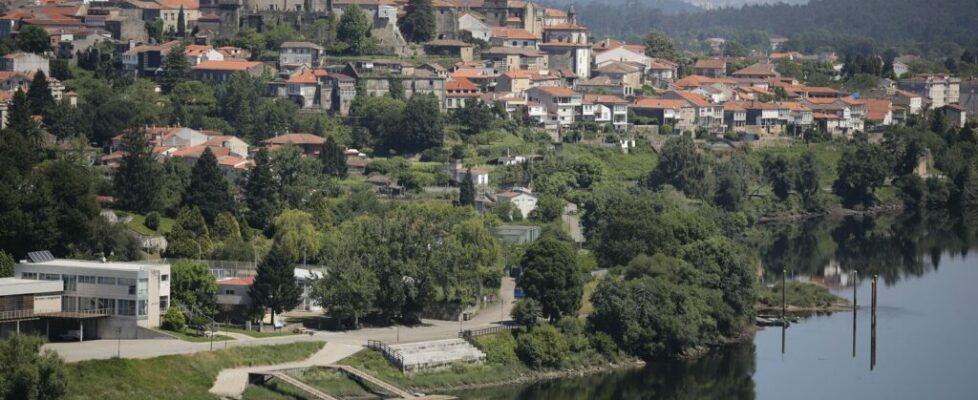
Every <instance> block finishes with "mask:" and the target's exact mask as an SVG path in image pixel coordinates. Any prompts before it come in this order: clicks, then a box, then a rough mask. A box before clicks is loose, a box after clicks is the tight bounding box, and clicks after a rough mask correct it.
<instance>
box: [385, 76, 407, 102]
mask: <svg viewBox="0 0 978 400" xmlns="http://www.w3.org/2000/svg"><path fill="white" fill-rule="evenodd" d="M387 95H388V96H390V97H391V98H394V99H398V100H404V80H403V79H398V78H387Z"/></svg>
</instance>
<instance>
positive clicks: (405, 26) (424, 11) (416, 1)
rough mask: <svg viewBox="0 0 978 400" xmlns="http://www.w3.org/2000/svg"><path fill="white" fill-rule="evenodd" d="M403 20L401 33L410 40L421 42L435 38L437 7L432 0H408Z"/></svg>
mask: <svg viewBox="0 0 978 400" xmlns="http://www.w3.org/2000/svg"><path fill="white" fill-rule="evenodd" d="M405 12H406V15H405V16H404V19H402V20H401V24H400V25H401V33H403V34H404V38H405V39H407V40H408V41H411V42H415V43H421V42H427V41H430V40H432V39H434V38H435V8H434V7H433V6H432V5H431V0H408V4H407V7H406V8H405Z"/></svg>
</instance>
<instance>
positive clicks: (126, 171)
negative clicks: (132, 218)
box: [112, 129, 163, 213]
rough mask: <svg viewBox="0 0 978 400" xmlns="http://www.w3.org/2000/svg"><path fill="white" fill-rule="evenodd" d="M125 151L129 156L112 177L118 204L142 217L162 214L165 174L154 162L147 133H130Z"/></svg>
mask: <svg viewBox="0 0 978 400" xmlns="http://www.w3.org/2000/svg"><path fill="white" fill-rule="evenodd" d="M122 148H123V151H125V155H124V156H122V161H121V162H120V163H119V169H118V170H116V172H115V175H113V177H112V180H113V189H114V194H115V201H116V204H118V205H119V206H120V207H122V209H124V210H130V211H135V212H138V213H147V212H150V211H154V210H158V209H159V203H158V200H159V195H160V190H161V189H162V186H163V181H162V179H161V177H162V172H163V171H162V170H161V168H160V166H159V163H157V162H156V160H155V159H154V158H153V153H152V145H151V144H150V143H149V139H148V138H147V137H146V132H145V131H143V130H141V129H131V130H128V131H126V133H124V134H123V137H122Z"/></svg>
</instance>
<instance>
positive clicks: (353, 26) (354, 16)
mask: <svg viewBox="0 0 978 400" xmlns="http://www.w3.org/2000/svg"><path fill="white" fill-rule="evenodd" d="M371 27H372V24H371V23H370V21H368V20H367V16H366V15H365V14H364V13H363V10H361V9H360V7H359V6H357V5H355V4H351V5H349V6H346V8H344V9H343V16H342V17H340V25H339V27H338V28H337V29H336V38H337V39H338V40H339V41H340V42H342V43H343V44H345V46H346V51H347V52H348V53H350V54H355V55H364V54H367V53H369V52H370V51H372V50H373V45H374V44H373V37H371V34H370V28H371Z"/></svg>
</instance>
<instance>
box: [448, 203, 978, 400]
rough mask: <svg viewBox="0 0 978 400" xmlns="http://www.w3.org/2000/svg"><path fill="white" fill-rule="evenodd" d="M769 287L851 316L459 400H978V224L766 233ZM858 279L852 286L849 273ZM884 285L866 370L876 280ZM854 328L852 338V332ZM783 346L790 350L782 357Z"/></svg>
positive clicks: (842, 225)
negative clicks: (791, 289)
mask: <svg viewBox="0 0 978 400" xmlns="http://www.w3.org/2000/svg"><path fill="white" fill-rule="evenodd" d="M764 229H765V231H764V233H763V234H762V235H759V236H762V237H761V238H758V239H756V240H755V242H756V243H753V245H754V248H757V249H759V250H758V251H759V256H760V258H761V259H762V262H763V265H764V269H765V270H766V271H772V272H769V273H766V274H763V275H765V276H766V278H765V279H773V278H775V277H777V276H779V275H780V271H781V269H782V268H785V269H787V270H788V271H789V275H790V276H791V277H792V279H798V280H807V281H815V282H819V283H821V284H824V285H826V286H828V287H829V288H830V289H832V290H833V292H835V293H837V294H839V295H840V296H843V297H846V298H847V299H850V300H851V299H852V297H853V287H854V286H855V291H856V296H857V299H858V303H859V305H860V306H865V308H861V309H860V310H859V311H858V312H857V313H856V318H855V323H854V321H853V314H852V312H840V313H834V314H831V315H819V316H812V317H809V318H806V319H803V320H801V321H800V322H798V323H797V324H794V325H792V326H791V327H790V328H788V329H787V330H785V331H782V329H781V328H766V329H763V330H760V331H759V332H758V333H757V334H756V335H755V336H754V339H753V341H752V342H745V343H739V344H735V345H730V346H725V347H722V348H719V349H716V350H714V351H712V352H711V353H709V354H708V355H706V356H704V357H702V358H699V359H696V360H692V361H685V362H663V363H650V364H649V365H647V366H646V367H645V368H643V369H635V370H629V371H618V372H613V373H608V374H601V375H594V376H585V377H575V378H568V379H560V380H552V381H545V382H537V383H534V384H529V385H520V386H508V387H499V388H492V389H483V390H475V391H466V392H459V393H456V394H457V395H459V396H460V397H461V398H463V399H487V400H488V399H493V400H496V399H498V400H502V399H541V400H550V399H553V400H557V399H602V400H603V399H608V400H611V399H754V398H757V399H962V400H968V399H978V344H976V343H975V340H974V338H975V337H976V333H978V290H976V285H978V255H976V254H973V252H972V251H970V249H971V248H972V247H975V246H976V244H978V218H975V217H952V216H948V215H930V216H926V217H925V216H919V215H914V216H884V217H877V218H849V219H845V220H841V221H810V222H806V223H804V224H799V225H793V226H770V227H765V228H764ZM853 270H856V271H858V272H859V275H860V276H861V278H860V279H859V280H858V281H857V282H856V283H855V284H854V282H853V280H852V279H851V277H852V276H853V274H852V271H853ZM874 274H876V275H879V283H878V296H877V299H878V310H877V328H876V359H875V361H876V362H875V365H871V356H872V354H871V329H870V325H871V316H870V314H871V313H870V310H869V303H870V302H869V300H870V297H871V296H870V295H871V278H870V277H871V276H872V275H874ZM854 325H855V334H854V333H853V326H854ZM782 346H784V347H783V348H782Z"/></svg>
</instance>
